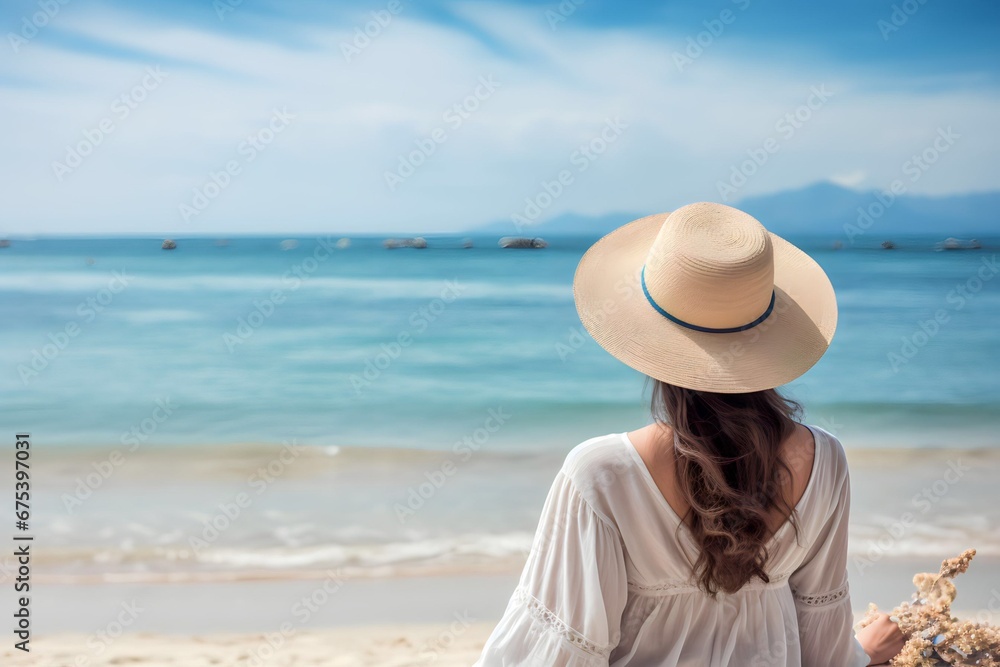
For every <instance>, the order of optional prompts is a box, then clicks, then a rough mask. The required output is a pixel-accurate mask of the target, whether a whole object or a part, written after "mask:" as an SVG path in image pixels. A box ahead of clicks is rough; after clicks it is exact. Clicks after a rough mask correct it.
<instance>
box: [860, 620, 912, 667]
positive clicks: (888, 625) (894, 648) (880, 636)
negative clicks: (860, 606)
mask: <svg viewBox="0 0 1000 667" xmlns="http://www.w3.org/2000/svg"><path fill="white" fill-rule="evenodd" d="M857 637H858V641H859V642H861V645H862V646H863V647H864V649H865V653H867V654H868V657H869V658H871V662H870V663H868V664H870V665H880V664H882V663H884V662H886V661H888V660H889V659H890V658H894V657H896V654H897V653H899V652H900V651H901V650H903V642H905V641H906V640H905V638H904V637H903V633H902V632H900V631H899V626H898V625H896V624H895V623H894V622H893V621H890V620H889V614H879V615H878V617H877V618H876V619H875V621H874V622H873V623H872V624H871V625H866V626H865V627H863V628H862V629H861V630H859V631H858V634H857Z"/></svg>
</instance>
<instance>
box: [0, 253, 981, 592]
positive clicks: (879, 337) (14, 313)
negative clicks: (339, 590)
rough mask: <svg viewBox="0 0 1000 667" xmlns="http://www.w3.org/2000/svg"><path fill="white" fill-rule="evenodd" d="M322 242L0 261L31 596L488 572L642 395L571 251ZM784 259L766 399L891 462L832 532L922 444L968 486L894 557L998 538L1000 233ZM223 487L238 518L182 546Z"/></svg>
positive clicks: (2, 413) (215, 509) (860, 515)
mask: <svg viewBox="0 0 1000 667" xmlns="http://www.w3.org/2000/svg"><path fill="white" fill-rule="evenodd" d="M338 239H339V237H338V236H336V235H333V236H326V235H324V236H321V237H318V238H317V237H306V236H300V237H298V238H296V239H294V240H295V241H297V243H291V242H289V241H291V239H283V238H280V237H275V238H233V239H229V240H226V241H222V240H217V239H209V238H192V239H184V238H181V239H177V244H178V247H177V249H176V250H172V251H165V250H162V249H161V248H160V241H161V240H160V239H150V238H127V239H120V238H119V239H111V238H107V239H104V238H92V239H37V240H14V241H13V242H12V244H11V246H10V247H8V248H2V249H0V303H3V305H4V314H5V317H4V324H3V326H2V327H0V353H2V358H3V363H2V367H0V406H2V408H0V432H6V433H8V434H10V435H13V434H14V433H15V432H22V431H25V430H26V431H29V432H30V433H31V435H32V438H33V443H34V447H35V459H36V464H37V466H38V467H39V472H38V475H39V477H38V481H37V483H38V484H39V485H40V488H41V489H42V493H41V494H40V496H39V498H38V500H37V502H38V506H37V515H36V517H37V519H36V520H37V522H38V523H37V525H38V530H39V531H40V532H42V531H45V532H46V534H48V535H49V538H48V541H49V549H48V551H47V553H46V554H45V556H44V558H47V559H49V560H48V562H49V568H50V569H49V570H48V571H49V573H50V574H51V575H52V576H57V574H59V573H62V574H61V575H60V576H71V575H72V576H84V575H86V576H90V575H94V576H105V575H108V573H115V572H118V573H123V572H124V573H133V574H134V573H137V572H158V571H171V570H177V569H181V570H184V569H188V570H190V569H201V570H211V571H214V570H218V571H227V572H229V571H235V570H241V569H244V570H245V569H254V568H264V569H267V568H272V569H275V568H285V569H287V568H289V567H291V568H296V567H321V566H329V565H331V564H338V565H342V566H345V567H347V566H357V567H363V568H369V570H371V569H372V568H375V569H377V568H379V567H395V566H399V565H401V564H406V565H413V566H424V565H428V564H434V565H448V566H451V565H456V564H476V565H481V564H482V563H484V562H486V563H491V562H501V561H505V559H515V560H516V558H517V557H518V556H519V554H522V553H523V549H524V548H526V547H525V540H526V539H527V538H528V537H529V536H530V532H531V530H532V528H533V521H534V519H535V518H536V517H537V513H538V511H539V510H540V502H541V499H542V498H543V497H544V493H545V490H546V488H547V485H548V483H549V481H550V480H551V476H552V474H553V473H554V471H555V469H556V468H557V467H558V464H559V461H560V460H561V458H562V457H563V456H564V455H565V453H566V452H567V451H568V450H569V449H570V448H571V447H572V446H573V445H575V444H577V443H579V442H580V441H582V440H584V439H587V438H589V437H591V436H594V435H599V434H603V433H608V432H612V431H623V430H628V429H631V428H635V427H637V426H640V425H642V424H643V423H645V421H646V415H647V412H648V408H647V402H648V392H645V391H644V382H643V378H642V377H640V376H639V375H638V374H636V373H635V372H634V371H632V370H630V369H628V368H626V367H625V366H623V365H621V364H619V363H618V362H616V361H615V360H614V359H612V358H611V357H610V356H609V355H607V354H606V353H604V352H603V351H602V350H601V349H600V348H599V347H598V346H597V345H596V344H595V343H594V342H593V341H592V340H591V339H590V338H589V337H588V336H587V335H586V333H585V332H583V330H582V329H581V327H580V325H579V321H578V320H577V317H576V312H575V309H574V306H573V301H572V291H571V281H572V276H573V271H574V269H575V266H576V263H577V261H578V260H579V258H580V256H581V255H582V253H583V252H584V251H585V250H586V248H587V247H588V246H589V245H590V244H591V243H592V242H593V241H594V240H595V239H594V238H590V237H588V238H582V237H581V238H575V237H563V238H551V239H548V240H549V242H550V246H549V247H548V248H546V249H544V250H533V251H516V250H501V249H499V248H498V247H497V244H496V238H495V237H473V247H472V248H468V249H466V248H463V247H462V246H463V244H462V239H460V238H457V237H454V238H453V237H428V244H429V247H428V248H427V249H425V250H416V249H396V250H386V249H384V248H383V247H382V245H381V239H380V238H352V239H351V243H350V245H349V247H337V245H336V244H337V241H338ZM283 240H284V241H285V243H282V241H283ZM790 240H792V241H793V242H795V243H796V244H797V245H799V246H800V247H802V248H803V249H805V250H806V251H808V252H809V253H810V254H812V255H813V256H814V257H815V258H816V259H817V260H818V261H819V262H820V264H822V265H823V267H824V268H825V269H826V271H827V272H828V274H829V275H830V278H831V280H832V281H833V284H834V286H835V288H836V289H837V293H838V299H839V304H840V322H839V327H838V331H837V335H836V338H835V340H834V344H833V346H832V348H831V349H830V351H829V353H828V354H827V355H826V356H825V357H824V358H823V359H822V360H821V361H820V362H819V364H818V365H817V366H816V367H815V368H814V369H813V370H811V371H810V372H809V373H808V374H807V375H806V376H805V377H803V378H802V379H801V380H799V381H797V382H795V383H794V384H793V385H792V386H790V387H788V391H789V393H790V394H791V395H793V396H794V397H796V398H798V399H800V400H802V401H803V402H804V403H805V404H806V406H807V408H808V421H810V422H811V423H815V424H819V425H821V426H824V427H825V428H827V430H830V431H832V432H834V433H835V434H837V435H838V436H839V437H840V438H841V439H842V440H843V442H844V443H845V446H846V447H847V448H848V450H849V452H850V454H851V456H852V457H853V458H852V461H853V460H854V459H857V460H858V461H859V469H861V470H862V471H863V470H865V469H866V468H865V466H866V465H867V464H865V461H866V460H867V461H868V462H869V463H870V465H868V468H867V469H870V470H872V471H875V470H877V469H878V467H879V466H882V465H884V463H875V462H876V461H884V460H885V459H884V456H885V450H886V449H890V450H893V451H897V452H898V453H899V457H900V458H897V459H895V460H896V461H906V462H907V463H906V464H905V465H910V466H911V467H912V468H913V472H912V476H911V477H909V478H907V479H908V480H913V481H912V483H911V482H910V481H906V480H904V481H903V482H901V483H902V484H903V490H902V492H901V493H900V494H899V496H898V498H899V500H898V502H897V503H896V505H893V504H892V502H888V504H886V501H885V497H883V496H882V495H879V493H877V492H875V491H871V498H872V499H873V500H872V501H871V505H872V506H871V507H870V508H866V507H864V506H862V507H861V508H860V509H859V510H858V511H857V512H856V513H855V514H856V517H857V519H856V523H857V527H856V534H857V535H860V536H862V539H868V538H866V537H865V536H869V537H870V536H874V537H872V538H871V539H875V538H877V536H878V533H879V531H880V530H882V529H883V528H884V527H885V526H886V525H889V524H891V522H892V520H893V517H894V516H895V514H896V513H897V512H901V511H903V510H905V509H906V507H907V506H909V505H912V504H913V503H912V502H911V500H910V496H911V495H912V493H911V491H913V492H917V491H919V489H920V487H919V485H918V484H919V483H930V482H933V481H934V480H935V475H936V474H937V473H936V472H935V471H936V469H937V467H940V465H941V461H942V460H943V459H941V456H937V458H935V457H933V456H932V457H931V458H929V459H927V461H929V463H927V464H926V465H923V464H922V463H921V461H924V459H923V458H921V456H923V455H922V454H920V452H925V451H932V450H933V451H937V449H938V448H945V449H946V450H948V451H953V452H955V454H954V456H955V457H961V456H966V454H967V453H968V452H970V451H974V452H975V456H976V457H979V458H977V459H976V460H977V461H979V462H980V465H981V467H985V468H984V469H989V470H990V471H992V472H991V473H990V476H987V477H982V478H981V479H980V478H977V477H976V476H975V474H970V476H969V477H968V478H967V480H966V482H967V484H966V483H964V482H963V488H964V487H965V486H967V487H968V489H970V490H969V491H968V493H969V494H970V495H969V497H968V500H967V501H966V500H963V499H962V498H964V496H962V493H960V492H958V491H955V492H953V493H949V494H948V495H947V497H945V498H943V501H942V502H943V504H941V505H935V507H934V508H932V510H931V511H930V512H929V513H928V515H927V517H926V519H927V522H926V523H925V524H923V528H921V526H920V525H918V526H917V527H916V528H914V529H912V531H911V534H909V535H908V536H906V538H905V539H899V540H896V542H894V546H893V549H894V550H895V551H894V553H895V552H897V551H898V552H899V553H912V552H913V551H914V550H917V551H919V549H920V548H921V547H920V545H925V546H926V545H927V544H928V542H927V540H928V539H929V538H928V535H924V534H923V533H921V532H920V531H921V530H923V529H926V531H927V532H928V534H929V535H933V534H938V532H939V530H938V529H940V528H942V526H943V527H945V528H947V527H950V526H952V524H954V523H955V521H953V520H952V519H950V518H949V517H954V515H955V514H956V513H959V514H961V513H962V512H964V514H962V517H963V521H965V520H967V521H965V523H967V524H968V525H965V523H963V526H965V527H964V528H962V530H968V531H971V532H970V533H969V534H980V533H983V532H984V531H985V532H986V533H990V532H992V533H993V534H997V533H998V532H1000V519H998V512H1000V510H997V509H996V504H997V503H995V502H992V503H989V504H990V506H989V507H985V508H983V507H978V505H980V504H982V503H983V502H984V497H985V498H992V499H993V500H995V496H989V494H990V493H991V490H992V488H993V481H994V479H993V477H994V475H993V473H995V472H996V469H997V468H996V460H997V459H996V456H997V454H998V453H1000V438H998V436H997V433H998V427H1000V375H998V369H1000V365H998V362H997V360H998V358H1000V335H998V331H1000V267H998V265H997V263H996V262H997V251H998V250H1000V239H997V238H994V239H981V241H982V242H983V246H984V247H983V248H982V249H981V250H975V251H971V250H970V251H935V250H934V243H935V242H936V241H938V240H940V239H937V238H918V237H914V238H899V239H895V240H896V242H897V244H898V245H899V248H898V249H896V250H893V251H885V250H881V249H879V248H878V247H877V240H876V239H871V240H870V241H869V240H867V239H861V241H864V242H859V243H858V244H856V245H853V246H852V245H851V244H849V243H847V244H846V247H843V248H841V249H834V242H835V241H836V240H837V239H833V238H795V237H792V238H791V239H790ZM292 246H294V247H292ZM283 452H284V453H283ZM116 453H117V457H116V456H115V454H116ZM942 456H945V457H947V456H948V455H947V454H944V455H942ZM865 457H868V458H867V459H866V458H865ZM119 461H120V462H119ZM276 462H278V463H276ZM449 463H450V464H451V465H450V466H449V465H446V464H449ZM894 465H895V464H894ZM109 466H110V468H109ZM990 466H994V467H992V468H990ZM260 470H264V471H265V473H264V474H261V473H260ZM268 470H270V471H271V472H270V473H267V471H268ZM108 471H110V472H108ZM105 473H108V474H105ZM864 474H866V473H864V472H861V473H859V475H861V476H862V477H863V475H864ZM871 474H873V475H874V474H875V473H874V472H872V473H871ZM920 480H923V482H920ZM977 480H978V481H977ZM907 484H910V486H912V487H913V488H912V489H911V488H910V486H906V485H907ZM428 485H430V486H428ZM914 485H916V486H914ZM428 489H429V490H428ZM242 492H246V493H247V494H248V497H249V498H250V499H251V500H252V501H253V502H252V503H251V504H250V505H249V506H248V507H246V508H242V510H241V512H240V513H239V516H238V517H236V518H232V517H230V518H229V522H228V524H227V526H226V528H225V529H224V530H221V531H219V535H218V536H216V537H215V538H213V539H211V540H207V539H206V540H204V545H203V547H201V548H199V547H198V545H197V544H195V542H196V540H195V541H193V540H192V536H199V535H202V534H203V532H204V530H205V527H206V526H210V525H211V524H212V522H213V521H217V523H225V522H224V521H222V520H217V517H218V516H219V515H220V512H221V513H223V514H225V512H224V509H225V507H226V506H227V505H226V503H230V502H233V499H234V498H236V497H237V495H238V494H239V493H242ZM860 493H861V494H862V495H864V494H866V493H869V491H866V490H865V488H861V490H860ZM963 493H964V492H963ZM984 494H986V495H985V496H984ZM955 503H958V504H957V505H955ZM962 503H965V505H963V504H962ZM414 505H416V507H414ZM974 506H976V507H975V510H973V507H974ZM220 508H222V509H220ZM485 508H490V510H491V511H490V512H489V513H488V515H487V514H486V513H484V511H483V510H484V509H485ZM893 508H896V509H893ZM963 508H964V509H963ZM938 509H941V510H942V513H941V516H940V517H938V518H935V517H936V516H937V515H936V514H935V512H937V510H938ZM407 510H408V511H409V512H407ZM945 510H946V511H945ZM949 521H950V522H951V523H949ZM935 522H939V523H940V525H939V523H935ZM209 532H210V531H209ZM909 538H912V539H909ZM992 539H993V540H994V541H996V542H997V544H996V545H994V546H989V545H987V548H986V551H987V552H989V551H990V549H991V548H995V549H996V553H1000V538H992ZM934 553H937V552H936V551H935V552H934ZM947 555H952V554H951V553H950V551H949V552H948V553H946V554H944V556H947ZM944 556H942V557H944Z"/></svg>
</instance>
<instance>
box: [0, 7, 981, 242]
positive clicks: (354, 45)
mask: <svg viewBox="0 0 1000 667" xmlns="http://www.w3.org/2000/svg"><path fill="white" fill-rule="evenodd" d="M373 12H374V15H373ZM0 20H2V28H3V35H4V43H3V44H2V45H0V54H2V55H0V87H2V89H3V90H2V91H0V114H2V115H0V118H2V120H3V122H2V125H0V132H2V136H3V141H2V145H3V153H4V158H5V159H4V160H3V161H2V162H0V170H2V171H0V178H2V179H3V182H4V184H5V190H4V192H5V196H4V197H3V198H2V199H0V235H4V234H6V235H32V234H40V233H68V234H85V233H152V234H166V233H169V234H176V235H183V234H185V233H187V234H201V233H208V234H226V235H233V234H239V233H262V232H276V233H277V232H283V231H288V232H311V231H344V232H353V233H359V232H383V231H387V232H388V231H391V232H412V233H418V232H434V231H455V230H462V229H467V228H469V227H472V226H475V225H479V224H483V223H486V222H490V221H495V220H503V219H510V218H511V216H515V215H516V216H520V218H521V219H522V220H527V221H531V222H537V221H543V220H545V219H547V218H551V217H555V216H557V215H560V214H563V213H566V212H578V213H582V214H588V215H599V214H603V213H607V212H611V211H636V212H657V211H663V210H669V209H671V208H673V207H676V206H678V205H681V204H684V203H688V202H691V201H699V200H712V201H727V202H728V203H732V202H734V201H738V200H739V199H740V198H741V197H746V196H753V195H759V194H763V193H768V192H774V191H780V190H784V189H790V188H797V187H801V186H804V185H807V184H809V183H813V182H816V181H820V180H832V181H834V182H837V183H841V184H843V185H846V186H849V187H855V188H863V189H869V188H884V187H888V185H889V184H890V183H891V182H892V181H893V180H894V179H897V178H900V177H901V175H902V174H903V173H904V171H905V170H906V168H907V165H910V166H911V167H912V159H913V156H921V155H923V156H925V157H926V160H927V164H926V165H925V167H926V168H921V169H920V170H919V177H918V178H916V179H911V178H907V188H908V191H909V192H912V193H918V194H929V195H942V194H949V193H960V192H970V191H983V190H993V189H997V187H998V183H997V177H998V174H1000V171H998V170H997V168H996V164H997V162H998V158H1000V132H998V131H997V129H996V124H997V119H998V118H1000V72H998V68H997V64H998V63H1000V43H998V40H996V38H995V35H996V34H997V29H998V28H1000V3H994V2H950V3H945V2H942V1H940V0H927V1H926V2H924V3H921V2H919V1H918V0H910V2H899V1H894V2H872V1H855V0H851V1H847V2H840V3H805V2H765V1H764V0H719V1H710V2H684V3H679V2H665V3H643V2H633V3H622V2H619V3H613V2H600V1H597V0H584V1H583V2H574V0H564V2H562V3H559V2H547V3H540V2H428V1H421V2H414V1H412V0H378V1H366V2H337V3H332V2H328V3H324V2H264V1H258V0H242V1H240V0H216V1H214V2H213V0H198V1H195V0H183V1H177V2H145V3H126V2H86V1H85V0H34V1H33V2H29V1H21V0H14V1H8V2H5V3H4V5H3V8H2V10H0ZM366 28H367V29H368V31H369V32H370V33H371V35H370V36H367V37H363V38H361V39H360V40H358V39H357V31H359V30H360V31H364V30H365V29H366ZM948 128H950V130H949V129H948ZM942 131H945V132H948V133H949V135H948V136H951V137H954V138H953V140H951V141H950V142H949V143H947V145H945V144H944V143H942V142H941V141H940V140H938V137H940V136H942V135H941V132H942ZM936 141H937V144H935V142H936ZM911 172H912V169H911ZM911 172H906V173H911Z"/></svg>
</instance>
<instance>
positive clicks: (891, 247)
mask: <svg viewBox="0 0 1000 667" xmlns="http://www.w3.org/2000/svg"><path fill="white" fill-rule="evenodd" d="M882 249H883V250H895V249H896V244H895V243H893V242H892V241H882Z"/></svg>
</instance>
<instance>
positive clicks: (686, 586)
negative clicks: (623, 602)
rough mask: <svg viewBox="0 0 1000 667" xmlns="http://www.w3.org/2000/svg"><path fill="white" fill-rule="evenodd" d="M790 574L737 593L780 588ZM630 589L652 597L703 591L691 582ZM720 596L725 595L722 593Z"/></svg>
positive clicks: (634, 585)
mask: <svg viewBox="0 0 1000 667" xmlns="http://www.w3.org/2000/svg"><path fill="white" fill-rule="evenodd" d="M789 574H790V573H789V572H781V573H778V574H772V575H771V577H770V579H771V581H769V582H767V583H765V582H763V581H761V580H759V579H754V580H753V581H750V582H748V583H747V584H746V585H745V586H744V587H743V588H741V589H740V590H739V591H737V593H741V592H743V591H754V590H762V589H767V588H779V587H781V586H783V585H784V584H785V580H786V579H788V576H789ZM628 587H629V590H631V591H633V592H635V593H638V594H640V595H650V596H667V595H673V594H674V593H693V592H696V591H700V590H701V589H700V588H699V587H698V584H696V583H693V582H691V581H663V582H660V583H658V584H640V583H638V582H635V581H630V582H628ZM720 595H724V594H721V593H720Z"/></svg>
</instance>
